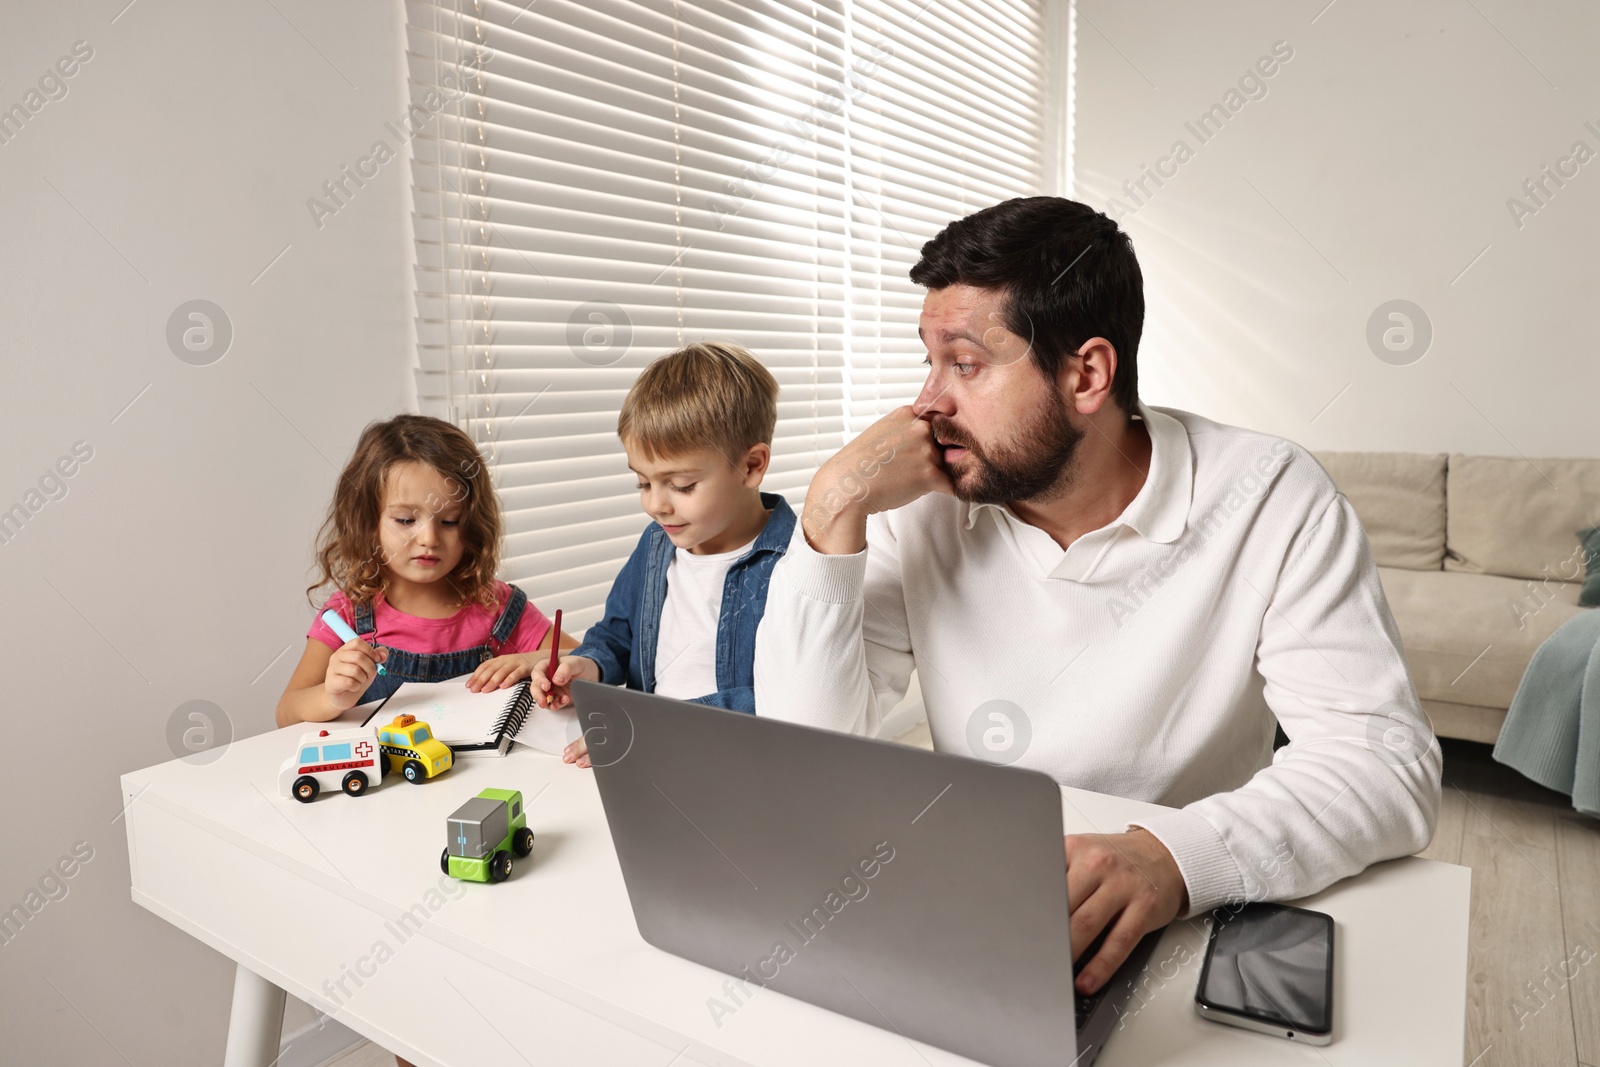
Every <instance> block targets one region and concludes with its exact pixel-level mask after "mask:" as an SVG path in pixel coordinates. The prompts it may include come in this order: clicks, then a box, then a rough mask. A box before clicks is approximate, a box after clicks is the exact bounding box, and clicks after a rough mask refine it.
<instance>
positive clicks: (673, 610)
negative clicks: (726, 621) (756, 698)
mask: <svg viewBox="0 0 1600 1067" xmlns="http://www.w3.org/2000/svg"><path fill="white" fill-rule="evenodd" d="M754 545H755V541H753V540H752V541H751V542H750V543H749V544H747V545H745V546H743V547H742V548H736V549H734V550H733V551H732V552H718V553H715V554H706V555H698V556H697V555H695V554H694V553H693V552H690V551H689V550H688V549H685V548H679V549H674V550H673V553H672V562H671V563H669V564H667V600H666V603H665V604H663V605H662V607H661V628H660V630H659V631H657V633H656V693H657V694H658V695H660V696H664V697H675V698H677V699H678V700H693V699H694V698H696V697H703V696H705V695H707V694H708V693H715V692H716V691H717V623H718V622H719V621H720V620H721V618H722V586H723V583H724V582H725V581H726V580H727V577H728V568H729V567H731V566H732V565H733V562H734V561H735V560H737V559H738V558H739V557H740V556H742V555H744V554H745V553H746V552H748V551H750V549H751V548H752V547H753V546H754Z"/></svg>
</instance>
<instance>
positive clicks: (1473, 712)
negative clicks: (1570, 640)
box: [1314, 452, 1600, 743]
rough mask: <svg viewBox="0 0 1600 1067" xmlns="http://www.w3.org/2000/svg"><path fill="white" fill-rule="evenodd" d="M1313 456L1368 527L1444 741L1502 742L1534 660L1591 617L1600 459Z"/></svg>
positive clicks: (1421, 692) (1421, 690) (1425, 700)
mask: <svg viewBox="0 0 1600 1067" xmlns="http://www.w3.org/2000/svg"><path fill="white" fill-rule="evenodd" d="M1314 455H1315V456H1316V458H1317V460H1318V461H1319V462H1320V463H1321V464H1322V465H1323V467H1324V469H1326V470H1327V472H1328V474H1329V475H1330V476H1331V477H1332V478H1333V481H1334V484H1335V485H1337V486H1338V487H1339V489H1340V490H1341V491H1342V492H1343V493H1344V494H1345V496H1346V497H1348V498H1349V499H1350V503H1351V505H1352V506H1353V507H1354V508H1355V510H1356V514H1357V515H1359V516H1360V517H1361V524H1362V526H1364V527H1365V528H1366V531H1367V538H1368V540H1369V541H1371V543H1372V552H1373V555H1374V557H1375V558H1376V560H1377V563H1378V577H1379V579H1380V580H1381V581H1382V582H1383V589H1384V592H1385V594H1387V596H1388V598H1389V607H1390V608H1391V610H1393V612H1394V618H1395V623H1396V625H1397V626H1398V627H1399V628H1400V638H1401V641H1402V643H1403V644H1404V645H1405V653H1406V659H1407V661H1408V662H1409V663H1410V665H1411V677H1412V679H1413V680H1414V681H1415V682H1416V686H1417V695H1418V696H1419V697H1420V698H1421V699H1422V706H1423V709H1424V710H1426V711H1427V713H1428V715H1429V717H1430V718H1431V719H1432V720H1433V727H1434V730H1435V732H1436V733H1438V734H1440V735H1441V736H1444V737H1459V738H1465V739H1467V740H1471V741H1485V742H1490V743H1492V742H1493V741H1494V740H1495V739H1496V738H1497V737H1499V735H1500V726H1501V724H1502V723H1503V722H1504V721H1505V713H1506V708H1508V707H1509V706H1510V705H1511V698H1512V696H1513V694H1515V693H1516V690H1517V683H1518V682H1520V681H1521V680H1522V673H1523V671H1524V670H1525V669H1526V668H1527V666H1528V660H1529V659H1530V658H1532V656H1533V651H1534V649H1536V648H1538V647H1539V644H1540V642H1542V641H1543V640H1544V639H1545V638H1547V637H1549V636H1550V635H1551V634H1552V633H1553V632H1555V630H1556V628H1557V627H1559V626H1560V625H1561V624H1562V623H1564V622H1566V621H1567V620H1568V619H1570V618H1572V617H1573V616H1574V615H1576V614H1578V613H1579V612H1581V611H1586V610H1589V609H1587V608H1580V607H1578V594H1579V592H1580V591H1581V589H1582V586H1583V579H1584V572H1585V566H1584V553H1583V549H1582V547H1581V546H1580V545H1579V543H1578V537H1577V531H1578V530H1582V529H1587V528H1589V527H1591V526H1595V525H1600V459H1531V460H1530V459H1523V458H1521V457H1516V456H1512V457H1504V456H1463V455H1450V456H1446V455H1444V454H1443V453H1440V454H1436V455H1422V454H1418V453H1411V452H1317V453H1314Z"/></svg>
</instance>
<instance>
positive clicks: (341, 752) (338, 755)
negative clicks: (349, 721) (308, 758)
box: [322, 744, 350, 763]
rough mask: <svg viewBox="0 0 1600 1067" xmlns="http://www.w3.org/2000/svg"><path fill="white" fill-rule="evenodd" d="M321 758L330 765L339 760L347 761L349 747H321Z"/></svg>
mask: <svg viewBox="0 0 1600 1067" xmlns="http://www.w3.org/2000/svg"><path fill="white" fill-rule="evenodd" d="M322 758H323V759H325V760H327V761H328V762H330V763H333V762H336V761H340V760H347V759H349V758H350V746H349V745H348V744H344V745H323V746H322Z"/></svg>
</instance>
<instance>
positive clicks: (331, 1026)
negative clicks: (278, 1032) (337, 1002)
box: [275, 1015, 366, 1067]
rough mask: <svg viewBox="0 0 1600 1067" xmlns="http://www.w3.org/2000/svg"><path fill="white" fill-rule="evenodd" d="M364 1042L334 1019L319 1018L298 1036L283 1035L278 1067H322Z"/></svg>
mask: <svg viewBox="0 0 1600 1067" xmlns="http://www.w3.org/2000/svg"><path fill="white" fill-rule="evenodd" d="M364 1041H366V1038H364V1037H362V1036H361V1035H360V1034H358V1033H356V1032H355V1031H354V1030H352V1029H350V1028H349V1027H348V1026H345V1025H344V1024H343V1023H341V1022H338V1021H337V1020H335V1019H333V1018H332V1017H331V1016H327V1015H318V1016H317V1017H316V1019H315V1020H313V1021H312V1022H309V1023H307V1024H306V1025H305V1026H302V1027H301V1028H300V1029H298V1030H296V1031H295V1032H294V1033H292V1034H284V1035H283V1041H282V1042H281V1043H280V1044H279V1046H278V1061H277V1064H276V1065H275V1067H322V1065H323V1064H325V1063H327V1062H329V1061H330V1060H333V1059H336V1058H338V1057H340V1056H343V1055H344V1054H345V1053H346V1052H349V1051H350V1050H351V1049H353V1048H355V1047H356V1046H357V1045H359V1044H361V1043H362V1042H364Z"/></svg>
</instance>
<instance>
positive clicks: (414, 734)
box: [378, 715, 456, 782]
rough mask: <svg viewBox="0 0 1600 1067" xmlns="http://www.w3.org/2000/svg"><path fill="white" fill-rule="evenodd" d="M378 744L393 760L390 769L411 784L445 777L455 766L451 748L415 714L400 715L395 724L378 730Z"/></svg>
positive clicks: (392, 723)
mask: <svg viewBox="0 0 1600 1067" xmlns="http://www.w3.org/2000/svg"><path fill="white" fill-rule="evenodd" d="M378 744H379V745H380V746H382V748H383V754H384V755H386V756H388V757H389V769H390V770H391V771H399V772H400V773H401V774H403V775H405V776H406V781H408V782H421V781H423V780H425V779H428V778H432V777H434V776H435V775H439V774H443V773H444V772H445V771H448V770H449V769H450V768H451V767H452V766H454V764H455V759H456V754H455V753H454V752H451V751H450V746H448V745H446V744H445V743H444V742H443V741H440V740H438V739H437V738H435V737H434V736H433V731H432V730H430V729H428V724H427V723H425V722H422V721H421V720H420V719H418V718H417V717H416V716H415V715H397V716H395V720H394V722H391V723H390V724H389V725H387V726H380V727H378Z"/></svg>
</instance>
